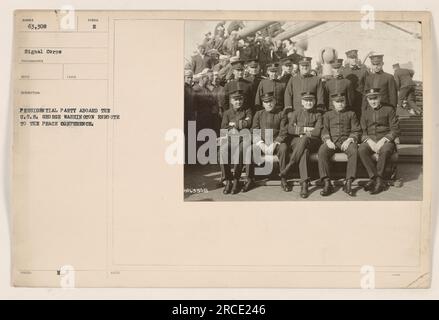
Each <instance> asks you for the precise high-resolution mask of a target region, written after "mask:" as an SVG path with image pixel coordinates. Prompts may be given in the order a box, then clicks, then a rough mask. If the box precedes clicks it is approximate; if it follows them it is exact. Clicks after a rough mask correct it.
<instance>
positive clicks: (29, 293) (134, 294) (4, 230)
mask: <svg viewBox="0 0 439 320" xmlns="http://www.w3.org/2000/svg"><path fill="white" fill-rule="evenodd" d="M364 4H366V2H365V1H353V0H338V1H337V2H333V1H332V2H328V1H323V0H321V1H307V2H302V3H301V2H282V1H274V0H272V1H266V0H253V1H252V5H251V8H248V7H246V3H245V2H244V1H241V2H237V1H235V0H222V1H221V2H207V1H195V0H192V1H190V0H186V1H184V3H183V2H181V1H176V0H174V1H167V2H166V3H163V2H160V3H157V5H155V6H154V4H153V3H151V2H150V1H139V0H137V1H133V0H131V1H127V0H125V1H122V0H106V1H103V0H101V1H98V0H87V1H81V0H76V1H75V0H71V1H55V0H53V1H49V0H40V1H38V2H35V1H31V0H3V1H1V2H0V39H1V42H0V70H1V71H2V72H1V73H0V97H1V100H0V131H1V133H0V143H1V145H0V150H1V151H0V155H1V156H0V161H1V164H0V180H1V182H2V183H1V184H0V203H1V204H0V298H1V299H25V298H38V299H70V298H82V299H92V298H112V299H114V298H120V299H128V298H131V299H152V298H154V299H208V298H212V299H304V298H305V299H307V298H309V299H328V298H334V299H342V298H354V299H355V298H364V299H376V298H378V299H380V298H392V299H395V298H396V299H397V298H404V299H421V298H422V299H428V298H439V276H438V273H437V270H439V257H438V256H439V255H438V253H439V249H438V248H439V243H438V239H437V236H436V234H437V230H438V228H437V226H436V221H437V218H436V217H437V213H438V208H437V201H436V199H435V197H434V196H433V199H432V200H433V208H432V214H433V224H432V225H433V228H434V230H435V231H434V234H433V242H434V251H435V252H436V254H435V256H434V266H433V283H432V289H429V290H383V291H363V290H297V289H296V290H293V289H291V290H285V289H187V290H183V289H178V290H173V289H141V290H140V289H119V290H115V289H75V290H58V289H56V290H55V289H15V288H11V287H10V255H9V253H10V241H9V240H10V238H9V223H10V210H9V208H10V204H9V196H10V191H9V190H10V187H9V178H10V176H9V172H10V164H11V163H10V155H11V153H10V136H11V133H10V131H11V114H10V97H11V95H10V86H9V80H10V67H11V61H12V58H11V50H12V18H13V10H15V9H60V8H62V7H63V6H65V5H73V6H74V7H75V8H76V9H78V10H87V9H88V10H91V9H102V10H142V9H143V10H217V9H221V10H246V9H251V10H361V6H362V5H364ZM367 4H370V5H372V6H374V7H375V9H376V10H389V11H405V10H407V11H413V10H416V11H424V10H427V11H431V12H432V15H433V21H432V24H433V33H432V34H433V43H432V47H433V49H434V53H433V57H434V59H433V65H432V66H431V67H432V69H433V79H432V80H433V83H438V79H437V74H438V72H439V69H438V64H437V61H435V58H436V57H438V54H437V50H436V47H437V34H438V32H439V27H438V21H439V5H438V4H437V1H434V0H417V1H405V2H399V3H398V4H397V7H396V6H395V3H394V2H383V1H369V2H367ZM432 94H433V106H435V105H437V104H438V101H439V99H438V93H437V92H436V91H435V92H433V93H432ZM433 109H434V110H433V112H434V124H433V125H434V128H433V132H432V135H433V140H434V142H435V141H436V139H435V138H436V137H437V136H438V134H439V132H438V128H439V121H438V111H437V109H435V108H433ZM433 156H434V159H433V163H436V162H437V146H435V145H434V146H433ZM432 174H433V176H434V177H436V180H437V178H438V174H437V168H433V172H432ZM433 180H434V179H433ZM437 187H438V186H437V182H434V183H433V195H435V194H437V190H438V188H437Z"/></svg>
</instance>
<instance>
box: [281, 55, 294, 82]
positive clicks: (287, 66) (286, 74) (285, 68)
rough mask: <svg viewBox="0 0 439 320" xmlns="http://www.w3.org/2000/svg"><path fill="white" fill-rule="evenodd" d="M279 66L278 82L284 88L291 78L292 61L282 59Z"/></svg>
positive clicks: (287, 58) (288, 58)
mask: <svg viewBox="0 0 439 320" xmlns="http://www.w3.org/2000/svg"><path fill="white" fill-rule="evenodd" d="M280 64H281V68H282V71H281V75H280V78H279V80H280V82H282V83H285V87H286V85H287V84H288V81H290V79H291V77H292V76H293V61H292V60H291V58H290V57H286V58H283V59H282V60H281V61H280Z"/></svg>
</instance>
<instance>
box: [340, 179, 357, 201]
mask: <svg viewBox="0 0 439 320" xmlns="http://www.w3.org/2000/svg"><path fill="white" fill-rule="evenodd" d="M343 191H344V192H345V193H346V194H347V195H349V196H351V197H353V196H355V194H354V191H353V190H352V179H347V180H346V181H345V184H344V186H343Z"/></svg>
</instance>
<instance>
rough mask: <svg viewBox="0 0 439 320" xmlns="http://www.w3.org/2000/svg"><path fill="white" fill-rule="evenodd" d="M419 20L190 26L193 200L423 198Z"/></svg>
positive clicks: (187, 71) (188, 138) (188, 123)
mask: <svg viewBox="0 0 439 320" xmlns="http://www.w3.org/2000/svg"><path fill="white" fill-rule="evenodd" d="M421 30H422V24H421V22H418V21H413V22H408V21H404V22H401V21H399V22H398V21H375V20H370V21H369V20H363V21H237V20H235V21H206V20H203V21H201V20H191V21H186V22H185V41H184V45H185V49H184V75H183V77H182V78H183V79H184V83H182V86H183V85H184V131H185V166H184V199H185V201H220V202H221V201H303V200H311V201H352V200H353V201H422V195H423V188H422V186H423V176H422V173H423V74H422V68H423V61H422V32H421Z"/></svg>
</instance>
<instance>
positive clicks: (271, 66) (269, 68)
mask: <svg viewBox="0 0 439 320" xmlns="http://www.w3.org/2000/svg"><path fill="white" fill-rule="evenodd" d="M278 68H279V64H278V63H269V64H267V71H277V70H278Z"/></svg>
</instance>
